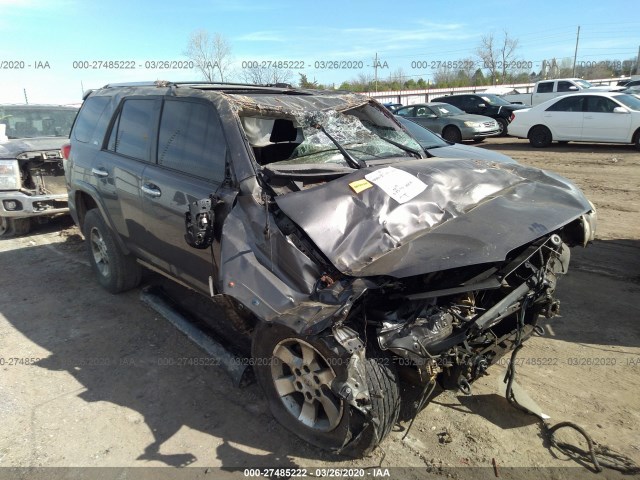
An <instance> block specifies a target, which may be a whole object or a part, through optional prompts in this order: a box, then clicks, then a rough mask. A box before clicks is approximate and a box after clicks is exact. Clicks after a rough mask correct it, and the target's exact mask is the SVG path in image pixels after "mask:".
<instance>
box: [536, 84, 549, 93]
mask: <svg viewBox="0 0 640 480" xmlns="http://www.w3.org/2000/svg"><path fill="white" fill-rule="evenodd" d="M550 92H553V82H542V83H539V84H538V93H550Z"/></svg>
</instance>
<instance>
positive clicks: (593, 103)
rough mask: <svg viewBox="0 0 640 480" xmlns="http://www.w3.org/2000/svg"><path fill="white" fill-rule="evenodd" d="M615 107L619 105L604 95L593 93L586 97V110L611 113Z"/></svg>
mask: <svg viewBox="0 0 640 480" xmlns="http://www.w3.org/2000/svg"><path fill="white" fill-rule="evenodd" d="M616 107H619V105H618V104H617V103H615V102H614V101H613V100H610V99H608V98H606V97H599V96H595V95H594V96H592V97H588V99H587V112H594V113H613V109H614V108H616Z"/></svg>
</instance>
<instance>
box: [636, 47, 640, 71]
mask: <svg viewBox="0 0 640 480" xmlns="http://www.w3.org/2000/svg"><path fill="white" fill-rule="evenodd" d="M636 75H640V46H639V47H638V58H636Z"/></svg>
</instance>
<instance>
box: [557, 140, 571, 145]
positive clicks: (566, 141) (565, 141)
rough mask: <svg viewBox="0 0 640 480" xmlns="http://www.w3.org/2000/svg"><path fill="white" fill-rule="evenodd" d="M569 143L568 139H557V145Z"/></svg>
mask: <svg viewBox="0 0 640 480" xmlns="http://www.w3.org/2000/svg"><path fill="white" fill-rule="evenodd" d="M567 143H569V140H558V145H566V144H567Z"/></svg>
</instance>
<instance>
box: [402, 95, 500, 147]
mask: <svg viewBox="0 0 640 480" xmlns="http://www.w3.org/2000/svg"><path fill="white" fill-rule="evenodd" d="M395 114H396V115H399V116H401V117H404V118H407V119H409V120H412V121H414V122H415V123H417V124H419V125H422V126H423V127H426V128H428V129H429V130H431V131H432V132H435V133H438V134H440V135H442V137H443V138H444V139H445V140H448V141H450V142H454V143H460V142H461V141H463V140H473V141H475V142H481V141H482V140H484V139H485V138H486V137H493V136H496V135H499V134H500V126H499V125H498V122H496V121H495V120H494V119H493V118H491V117H485V116H483V115H472V114H469V113H465V112H463V111H462V110H460V109H459V108H457V107H454V106H453V105H449V104H448V103H439V102H432V103H421V104H418V105H410V106H408V107H403V108H399V109H398V110H396V111H395Z"/></svg>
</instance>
